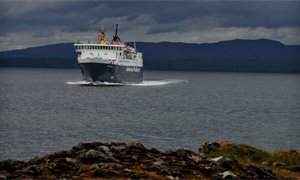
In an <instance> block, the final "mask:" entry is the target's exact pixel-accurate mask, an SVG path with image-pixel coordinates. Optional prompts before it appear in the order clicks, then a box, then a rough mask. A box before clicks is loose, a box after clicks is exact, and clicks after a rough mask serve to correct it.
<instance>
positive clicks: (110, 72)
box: [79, 63, 143, 83]
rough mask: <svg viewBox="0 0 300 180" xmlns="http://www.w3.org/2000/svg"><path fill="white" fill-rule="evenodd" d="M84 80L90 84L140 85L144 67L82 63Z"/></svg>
mask: <svg viewBox="0 0 300 180" xmlns="http://www.w3.org/2000/svg"><path fill="white" fill-rule="evenodd" d="M79 65H80V69H81V73H82V75H83V79H84V80H86V81H90V82H96V81H99V82H111V83H139V82H142V81H143V67H130V66H118V65H112V64H101V63H80V64H79Z"/></svg>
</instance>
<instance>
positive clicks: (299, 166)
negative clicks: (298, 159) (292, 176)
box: [284, 165, 300, 172]
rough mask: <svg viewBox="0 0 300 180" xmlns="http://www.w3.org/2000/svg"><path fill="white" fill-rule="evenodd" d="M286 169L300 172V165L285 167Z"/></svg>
mask: <svg viewBox="0 0 300 180" xmlns="http://www.w3.org/2000/svg"><path fill="white" fill-rule="evenodd" d="M284 168H285V169H288V170H290V171H294V172H300V165H292V166H285V167H284Z"/></svg>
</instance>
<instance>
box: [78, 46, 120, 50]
mask: <svg viewBox="0 0 300 180" xmlns="http://www.w3.org/2000/svg"><path fill="white" fill-rule="evenodd" d="M76 49H104V50H122V48H121V47H115V46H76Z"/></svg>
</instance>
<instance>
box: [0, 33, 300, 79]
mask: <svg viewBox="0 0 300 180" xmlns="http://www.w3.org/2000/svg"><path fill="white" fill-rule="evenodd" d="M128 44H129V45H131V46H132V45H133V43H132V42H129V43H128ZM136 44H137V47H138V49H139V50H141V51H142V52H143V56H144V64H145V69H158V70H197V71H233V72H294V73H295V72H296V73H299V72H300V45H284V44H282V43H280V42H278V41H274V40H268V39H258V40H242V39H236V40H230V41H221V42H217V43H202V44H193V43H176V42H159V43H153V42H137V43H136ZM1 66H2V67H54V68H58V67H60V68H74V67H78V65H77V62H76V53H75V51H74V47H73V44H72V43H62V44H53V45H46V46H40V47H32V48H27V49H21V50H13V51H5V52H0V67H1Z"/></svg>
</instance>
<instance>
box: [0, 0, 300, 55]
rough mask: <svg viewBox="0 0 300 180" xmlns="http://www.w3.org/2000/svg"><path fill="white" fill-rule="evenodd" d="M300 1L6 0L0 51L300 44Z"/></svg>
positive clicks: (0, 12)
mask: <svg viewBox="0 0 300 180" xmlns="http://www.w3.org/2000/svg"><path fill="white" fill-rule="evenodd" d="M299 12H300V1H278V0H277V1H272V0H267V1H251V0H250V1H228V0H223V1H217V0H213V1H210V0H206V1H200V0H198V1H197V0H194V1H180V0H176V1H172V0H168V1H158V0H156V1H126V0H123V1H101V0H90V1H74V0H65V1H59V0H55V1H50V0H49V1H44V0H27V1H26V0H22V1H21V0H16V1H3V0H0V23H1V26H0V43H1V44H0V51H3V50H11V49H20V48H26V47H32V46H39V45H45V44H54V43H61V42H74V41H77V40H91V41H92V40H95V38H97V32H98V30H99V28H100V27H104V28H105V29H106V30H107V38H108V39H110V38H111V36H112V35H113V33H114V26H115V24H116V23H118V24H119V36H120V38H121V39H122V40H123V41H150V42H159V41H174V42H191V43H204V42H216V41H222V40H230V39H236V38H240V39H259V38H269V39H274V40H278V41H281V42H283V43H285V44H300V13H299Z"/></svg>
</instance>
